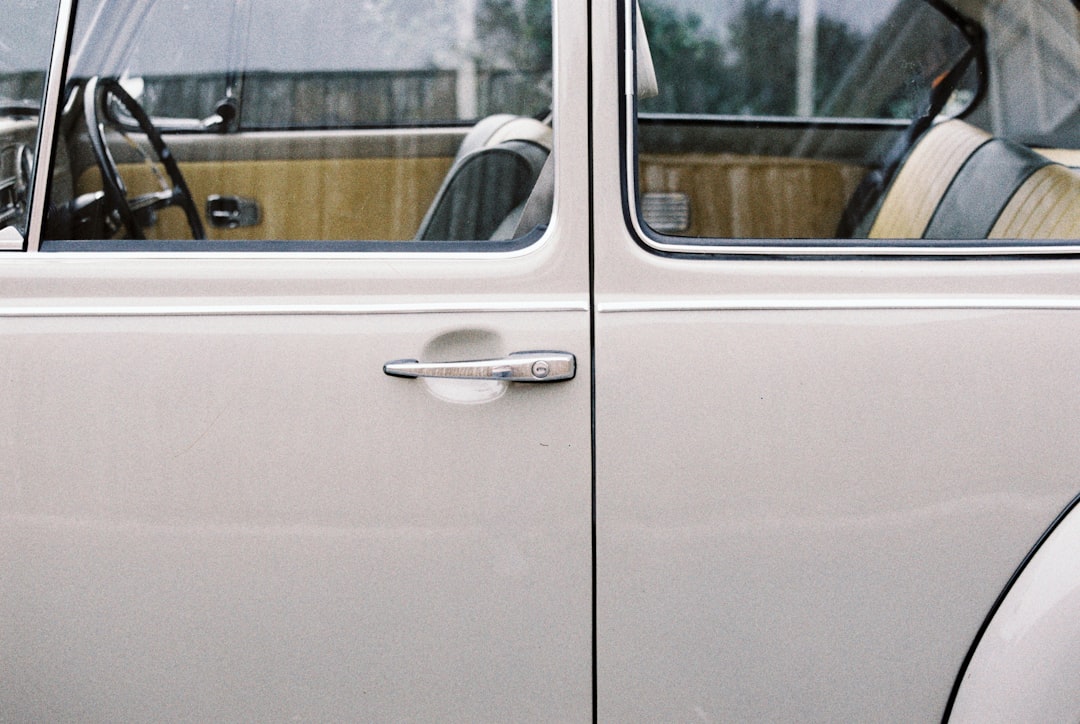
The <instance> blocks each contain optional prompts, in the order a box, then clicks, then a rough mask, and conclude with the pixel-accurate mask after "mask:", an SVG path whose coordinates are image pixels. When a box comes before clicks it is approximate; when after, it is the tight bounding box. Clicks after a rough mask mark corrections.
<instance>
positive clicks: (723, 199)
mask: <svg viewBox="0 0 1080 724" xmlns="http://www.w3.org/2000/svg"><path fill="white" fill-rule="evenodd" d="M632 6H634V3H630V2H627V3H626V7H627V8H631V7H632ZM960 6H962V12H961V10H959V9H958V7H960ZM636 10H637V11H638V13H639V16H640V20H641V21H642V24H643V26H644V30H645V33H644V37H639V38H638V41H637V43H636V48H637V52H638V53H639V54H641V53H645V54H647V57H648V58H649V59H651V62H652V65H653V67H654V69H655V75H656V78H657V89H656V92H655V94H654V95H652V97H647V96H646V94H639V96H638V97H637V98H636V99H635V102H634V105H633V107H632V108H631V109H629V110H628V112H627V115H626V117H627V118H630V119H633V121H634V128H633V129H632V131H631V132H632V133H633V136H634V138H635V139H636V146H635V149H636V157H634V158H632V159H628V174H627V175H628V178H630V179H633V182H634V186H635V188H634V189H633V193H632V194H630V196H629V197H630V198H631V199H634V201H635V204H636V208H635V209H634V211H636V219H637V221H638V225H639V230H640V232H641V237H642V238H643V240H644V242H645V243H646V244H649V245H652V246H657V247H659V248H667V249H675V248H685V249H686V250H689V251H695V252H696V251H701V250H703V249H706V248H714V249H719V250H722V251H732V250H735V251H737V250H738V248H739V247H742V248H746V247H751V246H756V247H770V248H775V247H788V248H799V249H803V248H818V249H820V248H822V247H828V248H836V247H843V246H857V247H860V248H864V247H870V248H872V249H887V248H888V247H903V246H913V245H914V246H949V245H956V244H958V243H961V242H962V244H961V245H963V246H966V247H968V248H970V247H972V246H978V245H987V246H989V245H1000V244H1001V243H1002V241H1003V240H1006V239H1007V240H1013V241H1016V240H1019V241H1021V242H1022V244H1026V245H1037V244H1039V243H1045V241H1046V240H1051V239H1052V240H1063V239H1075V238H1076V237H1078V236H1080V221H1078V219H1080V216H1078V215H1077V214H1076V213H1075V208H1076V207H1077V204H1078V203H1080V172H1078V171H1077V169H1076V166H1077V165H1078V163H1077V159H1078V157H1077V155H1076V154H1075V153H1074V151H1075V149H1077V148H1080V130H1078V129H1080V122H1078V120H1077V119H1078V118H1080V100H1078V99H1080V93H1078V92H1077V90H1078V88H1080V42H1078V38H1080V36H1078V29H1080V19H1078V12H1077V9H1076V7H1075V5H1073V4H1072V3H1070V2H1069V1H1068V0H1032V1H1031V2H1025V3H1022V4H1016V3H989V2H988V3H981V2H975V3H971V2H964V3H953V2H948V1H947V0H734V1H733V2H713V3H709V2H697V1H695V0H640V2H639V3H637V4H636ZM1021 10H1022V11H1021ZM646 38H647V40H646ZM1066 88H1068V89H1069V90H1068V91H1065V90H1064V89H1066ZM728 240H737V241H734V242H733V241H728ZM753 240H767V241H766V242H759V241H753ZM807 240H810V241H807ZM837 240H841V241H839V242H838V241H837ZM1014 246H1015V245H1014Z"/></svg>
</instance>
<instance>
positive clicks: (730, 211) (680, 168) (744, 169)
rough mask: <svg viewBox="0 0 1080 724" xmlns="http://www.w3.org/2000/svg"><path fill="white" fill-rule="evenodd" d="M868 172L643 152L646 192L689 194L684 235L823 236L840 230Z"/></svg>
mask: <svg viewBox="0 0 1080 724" xmlns="http://www.w3.org/2000/svg"><path fill="white" fill-rule="evenodd" d="M863 173H864V171H863V169H862V168H861V167H859V166H852V165H846V164H839V163H833V162H829V161H818V160H815V159H805V158H783V157H768V156H743V155H736V154H718V155H716V156H711V155H707V154H700V153H695V154H687V155H686V156H668V155H653V154H643V155H642V156H641V191H642V193H644V194H649V193H676V194H685V195H686V196H687V197H688V202H689V218H690V223H689V225H688V226H687V227H686V228H685V229H681V230H680V231H679V233H680V234H686V235H688V236H699V237H721V238H731V237H745V238H757V239H768V238H796V239H799V238H803V239H805V238H810V239H814V238H818V239H824V238H828V237H831V236H832V235H833V234H834V233H836V227H837V225H838V224H839V223H840V216H841V214H843V212H844V206H845V204H846V203H847V200H848V198H849V197H850V196H851V193H852V192H853V191H854V190H855V187H856V186H857V185H858V183H859V179H861V178H862V176H863ZM777 210H780V213H777Z"/></svg>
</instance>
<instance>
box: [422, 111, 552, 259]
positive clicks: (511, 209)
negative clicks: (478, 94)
mask: <svg viewBox="0 0 1080 724" xmlns="http://www.w3.org/2000/svg"><path fill="white" fill-rule="evenodd" d="M550 152H551V126H549V125H548V124H546V123H543V122H541V121H538V120H536V119H534V118H528V117H524V116H514V115H509V114H499V115H494V116H488V117H487V118H484V119H483V120H481V121H480V122H479V123H477V124H476V125H475V126H473V127H472V129H471V130H470V131H469V133H468V134H466V136H465V138H464V139H463V140H462V142H461V146H460V147H459V149H458V152H457V155H456V156H455V158H454V164H453V166H451V168H450V172H449V173H448V174H447V175H446V178H445V179H443V183H442V186H440V188H439V191H438V192H437V193H436V194H435V199H434V200H433V201H432V202H431V206H429V207H428V210H427V213H426V214H425V215H424V219H423V221H421V222H420V227H419V229H418V230H417V232H416V236H415V239H416V240H417V241H434V240H442V241H460V240H477V241H478V240H484V239H502V238H507V239H508V238H513V236H514V234H515V232H516V229H517V225H516V224H513V223H511V220H512V219H514V218H519V217H520V216H521V215H522V213H523V210H524V207H525V203H526V201H527V200H528V198H529V194H530V193H531V192H532V190H533V187H534V186H535V184H536V181H537V179H538V178H539V177H540V172H541V170H542V169H543V167H544V164H545V162H546V161H547V159H548V156H549V154H550Z"/></svg>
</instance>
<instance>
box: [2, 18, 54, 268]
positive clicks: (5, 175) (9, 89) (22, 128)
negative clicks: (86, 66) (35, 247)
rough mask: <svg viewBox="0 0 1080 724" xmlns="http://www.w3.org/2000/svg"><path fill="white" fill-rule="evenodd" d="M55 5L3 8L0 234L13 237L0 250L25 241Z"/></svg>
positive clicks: (5, 237)
mask: <svg viewBox="0 0 1080 724" xmlns="http://www.w3.org/2000/svg"><path fill="white" fill-rule="evenodd" d="M57 5H58V4H57V2H55V0H25V1H24V2H19V3H17V4H16V5H14V6H12V7H10V8H8V10H7V12H5V16H4V21H3V22H2V23H0V230H4V229H5V228H7V229H13V230H15V232H16V233H15V234H12V232H10V231H8V232H7V233H6V235H5V236H2V237H0V248H5V247H6V246H7V245H8V244H9V243H11V242H15V241H17V242H18V244H17V245H18V246H19V248H21V237H24V236H25V235H26V224H27V215H28V213H29V208H28V207H29V195H30V181H31V174H32V171H33V165H34V157H35V154H36V152H37V133H38V127H39V124H38V119H39V116H40V109H41V103H42V97H43V93H44V87H45V76H46V73H47V70H48V66H49V58H50V56H51V49H52V38H53V31H54V29H55V27H56V12H57ZM4 233H5V232H3V231H0V234H4ZM8 236H10V237H11V238H8Z"/></svg>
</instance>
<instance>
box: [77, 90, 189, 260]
mask: <svg viewBox="0 0 1080 724" xmlns="http://www.w3.org/2000/svg"><path fill="white" fill-rule="evenodd" d="M84 93H85V97H84V99H83V114H84V118H85V121H86V127H87V130H88V131H89V134H90V146H91V148H92V149H93V152H94V159H95V160H96V161H97V164H98V167H99V168H100V169H101V177H102V183H103V184H104V186H105V198H106V199H107V202H108V203H109V204H110V205H111V206H112V207H113V209H112V211H114V212H115V214H116V216H117V217H119V220H120V225H121V226H123V227H124V228H126V229H127V236H128V237H129V238H132V239H145V238H146V234H145V233H144V231H143V227H142V224H141V223H140V222H139V219H140V218H146V215H147V214H150V213H152V212H154V211H160V210H161V209H164V208H167V207H169V206H179V207H180V208H182V209H183V210H184V215H185V216H186V217H187V221H188V226H189V228H190V229H191V236H192V238H193V239H205V238H206V232H205V230H204V228H203V223H202V219H201V218H200V217H199V211H198V209H197V208H196V206H195V202H194V200H193V198H192V196H191V191H190V190H189V189H188V185H187V182H186V181H185V180H184V176H183V174H182V173H181V172H180V166H179V164H178V163H177V162H176V158H175V156H173V154H172V152H171V151H170V150H169V147H168V146H167V145H166V144H165V140H164V139H163V138H162V137H161V133H160V132H159V131H158V130H157V128H156V127H155V126H154V124H153V122H152V121H151V120H150V117H149V116H148V115H147V114H146V111H144V110H143V108H142V106H140V105H139V103H138V101H136V100H135V99H134V98H132V97H131V95H130V94H129V93H128V92H127V91H126V90H124V87H123V86H122V85H120V82H119V81H118V80H116V79H115V78H106V77H94V78H91V79H89V80H88V81H87V82H86V88H85V90H84ZM109 98H115V99H116V100H117V101H119V103H120V104H121V105H122V106H123V107H124V108H125V110H127V112H128V113H130V114H131V117H132V118H134V119H135V122H136V123H137V124H138V125H139V130H141V131H142V132H143V133H144V134H146V138H147V140H148V141H149V142H150V146H151V148H152V149H153V151H154V154H155V155H156V156H157V160H158V162H159V163H160V164H161V165H162V166H163V167H164V169H165V173H166V175H167V176H168V178H169V182H170V183H171V184H172V187H171V188H168V189H164V190H162V191H155V192H151V193H147V194H141V195H139V196H135V197H129V196H128V192H127V187H126V185H125V184H124V181H123V179H122V178H121V177H120V170H119V168H118V167H117V164H116V161H115V160H114V159H113V156H112V153H110V151H109V147H108V145H107V141H106V138H105V119H106V117H107V113H106V109H107V108H108V102H109Z"/></svg>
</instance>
